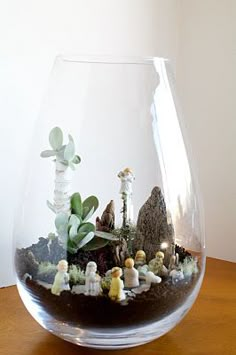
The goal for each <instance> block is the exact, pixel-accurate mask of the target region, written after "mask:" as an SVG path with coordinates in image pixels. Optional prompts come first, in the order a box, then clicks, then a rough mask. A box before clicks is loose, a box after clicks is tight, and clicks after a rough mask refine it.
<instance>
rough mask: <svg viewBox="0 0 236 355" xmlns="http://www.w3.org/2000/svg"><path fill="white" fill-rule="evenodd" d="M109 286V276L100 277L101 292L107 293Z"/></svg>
mask: <svg viewBox="0 0 236 355" xmlns="http://www.w3.org/2000/svg"><path fill="white" fill-rule="evenodd" d="M110 286H111V275H108V276H104V277H102V280H101V287H102V289H103V291H109V290H110Z"/></svg>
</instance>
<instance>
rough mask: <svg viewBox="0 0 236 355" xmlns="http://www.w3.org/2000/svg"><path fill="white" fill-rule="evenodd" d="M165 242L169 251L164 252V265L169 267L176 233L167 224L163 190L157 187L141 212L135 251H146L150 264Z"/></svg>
mask: <svg viewBox="0 0 236 355" xmlns="http://www.w3.org/2000/svg"><path fill="white" fill-rule="evenodd" d="M163 242H166V243H167V244H168V247H167V249H165V250H162V251H163V252H164V253H165V259H164V263H165V265H166V264H167V265H168V263H169V257H170V255H171V254H172V250H173V249H172V248H173V245H174V231H173V226H172V224H168V222H167V213H166V204H165V200H164V197H163V195H162V192H161V189H160V188H159V187H158V186H155V187H154V188H153V190H152V193H151V196H150V197H149V198H148V200H147V201H146V202H145V204H144V205H143V206H142V207H141V209H140V211H139V215H138V221H137V232H136V237H135V239H134V244H133V245H134V251H135V252H136V251H137V250H140V249H141V250H144V251H145V253H146V257H147V261H148V262H149V261H150V260H151V259H153V258H154V256H155V253H156V252H157V251H158V250H161V244H162V243H163Z"/></svg>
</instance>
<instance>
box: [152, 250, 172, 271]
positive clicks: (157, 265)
mask: <svg viewBox="0 0 236 355" xmlns="http://www.w3.org/2000/svg"><path fill="white" fill-rule="evenodd" d="M164 257H165V255H164V253H163V252H162V251H158V252H157V253H156V257H155V258H154V259H152V260H151V261H150V262H149V264H148V266H149V270H150V271H152V272H153V273H154V274H155V275H158V276H167V275H168V270H167V268H166V267H165V265H164V264H163V261H164Z"/></svg>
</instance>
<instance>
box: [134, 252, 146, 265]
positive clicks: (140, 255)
mask: <svg viewBox="0 0 236 355" xmlns="http://www.w3.org/2000/svg"><path fill="white" fill-rule="evenodd" d="M137 261H144V262H146V253H145V251H143V250H138V251H137V253H136V255H135V262H137Z"/></svg>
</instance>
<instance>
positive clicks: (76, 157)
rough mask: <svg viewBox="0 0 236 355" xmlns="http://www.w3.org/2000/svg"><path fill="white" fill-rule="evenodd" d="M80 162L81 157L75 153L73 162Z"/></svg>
mask: <svg viewBox="0 0 236 355" xmlns="http://www.w3.org/2000/svg"><path fill="white" fill-rule="evenodd" d="M80 162H81V158H80V157H79V156H78V155H75V156H74V158H73V160H72V163H74V164H79V163H80Z"/></svg>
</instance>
